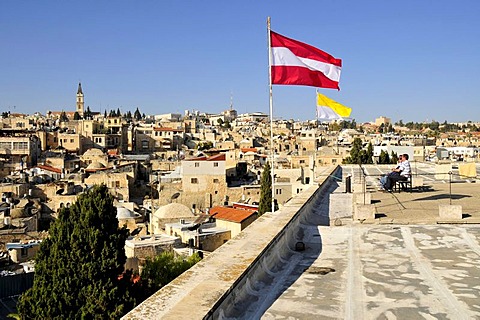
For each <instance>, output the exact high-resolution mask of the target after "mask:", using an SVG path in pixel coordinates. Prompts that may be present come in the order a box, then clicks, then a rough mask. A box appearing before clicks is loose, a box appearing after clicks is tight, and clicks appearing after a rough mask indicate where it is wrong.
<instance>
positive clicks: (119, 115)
mask: <svg viewBox="0 0 480 320" xmlns="http://www.w3.org/2000/svg"><path fill="white" fill-rule="evenodd" d="M115 115H116V116H117V117H121V116H122V113H121V112H120V108H117V113H116V114H115Z"/></svg>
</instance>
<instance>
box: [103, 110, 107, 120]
mask: <svg viewBox="0 0 480 320" xmlns="http://www.w3.org/2000/svg"><path fill="white" fill-rule="evenodd" d="M103 117H104V118H107V109H105V111H104V112H103Z"/></svg>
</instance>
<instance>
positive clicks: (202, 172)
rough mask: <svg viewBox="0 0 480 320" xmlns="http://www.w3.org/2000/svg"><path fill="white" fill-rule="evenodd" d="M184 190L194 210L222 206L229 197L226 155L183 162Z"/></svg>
mask: <svg viewBox="0 0 480 320" xmlns="http://www.w3.org/2000/svg"><path fill="white" fill-rule="evenodd" d="M182 172H183V177H182V190H183V192H184V193H186V194H188V195H189V197H190V199H191V204H192V208H193V209H204V208H209V207H211V206H213V205H219V204H222V203H223V202H224V201H225V196H226V195H227V181H226V168H225V154H218V155H216V156H212V157H198V158H192V159H188V160H184V161H182Z"/></svg>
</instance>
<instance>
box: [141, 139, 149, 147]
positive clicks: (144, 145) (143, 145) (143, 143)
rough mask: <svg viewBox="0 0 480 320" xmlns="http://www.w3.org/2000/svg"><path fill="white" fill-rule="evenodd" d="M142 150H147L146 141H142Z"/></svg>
mask: <svg viewBox="0 0 480 320" xmlns="http://www.w3.org/2000/svg"><path fill="white" fill-rule="evenodd" d="M142 149H148V140H142Z"/></svg>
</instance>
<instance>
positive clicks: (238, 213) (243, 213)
mask: <svg viewBox="0 0 480 320" xmlns="http://www.w3.org/2000/svg"><path fill="white" fill-rule="evenodd" d="M256 212H257V211H255V210H243V209H235V208H227V207H213V208H211V209H210V215H211V216H212V217H214V218H215V219H220V220H227V221H231V222H237V223H241V222H242V221H244V220H245V219H247V218H249V217H251V216H252V215H254V214H256Z"/></svg>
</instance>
